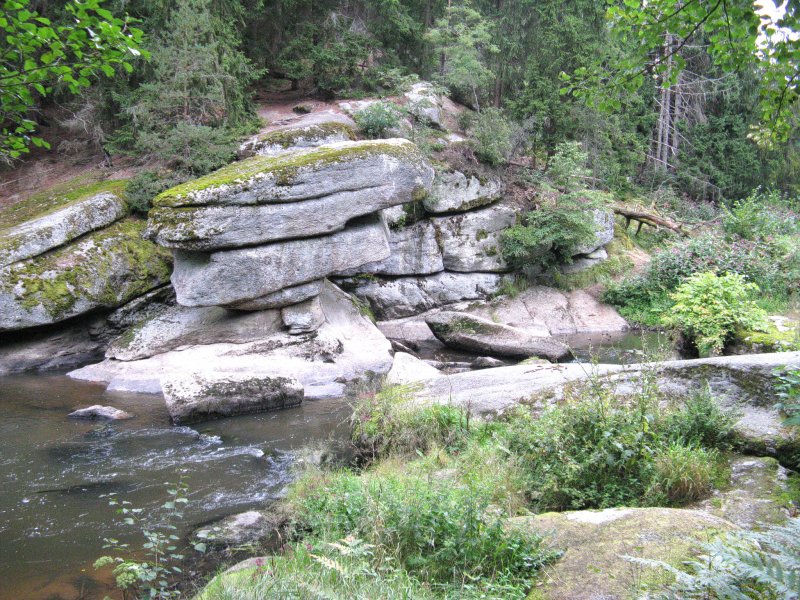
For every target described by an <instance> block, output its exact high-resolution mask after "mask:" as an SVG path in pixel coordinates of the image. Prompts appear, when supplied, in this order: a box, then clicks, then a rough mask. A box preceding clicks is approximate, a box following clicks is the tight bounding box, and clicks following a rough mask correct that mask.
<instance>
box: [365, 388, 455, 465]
mask: <svg viewBox="0 0 800 600" xmlns="http://www.w3.org/2000/svg"><path fill="white" fill-rule="evenodd" d="M412 391H413V389H412V388H410V387H409V386H388V387H384V388H383V389H382V390H381V391H379V392H378V393H376V394H366V395H363V396H361V397H360V398H359V400H358V402H357V403H356V405H355V406H354V407H353V408H354V410H353V417H352V420H353V440H354V441H355V442H356V444H357V445H358V446H359V447H360V448H361V449H362V450H364V451H367V452H368V453H369V454H370V455H371V456H373V457H375V456H389V455H400V456H413V455H415V454H416V453H418V452H427V451H428V450H430V449H432V448H437V447H440V448H445V449H448V450H454V449H457V448H460V447H463V445H464V443H465V441H466V439H467V437H468V436H469V433H470V419H469V412H468V411H466V410H464V409H461V408H456V407H452V406H446V405H433V406H428V407H424V408H415V407H412V406H408V404H407V402H408V398H409V395H410V393H411V392H412Z"/></svg>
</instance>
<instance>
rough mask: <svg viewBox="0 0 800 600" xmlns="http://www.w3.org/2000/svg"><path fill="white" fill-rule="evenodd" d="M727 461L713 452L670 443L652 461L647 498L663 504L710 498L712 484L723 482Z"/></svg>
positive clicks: (713, 486)
mask: <svg viewBox="0 0 800 600" xmlns="http://www.w3.org/2000/svg"><path fill="white" fill-rule="evenodd" d="M726 463H727V461H725V460H724V458H723V457H722V455H721V454H720V453H719V452H718V451H717V450H715V449H713V448H712V449H710V450H707V449H705V448H698V447H694V446H685V445H683V444H681V443H673V444H671V445H670V446H668V447H667V448H666V449H665V450H663V451H662V452H661V453H660V454H658V455H657V456H656V457H655V459H654V471H653V479H652V483H651V484H650V489H649V490H648V491H647V495H648V496H649V497H650V498H651V501H652V499H658V498H663V499H664V501H665V502H666V503H667V504H684V503H686V502H694V501H696V500H702V499H703V498H707V497H708V496H709V495H711V492H712V491H714V488H715V485H714V484H715V483H718V482H727V477H725V478H723V475H726V474H727V472H726V469H725V467H726V466H727V464H726Z"/></svg>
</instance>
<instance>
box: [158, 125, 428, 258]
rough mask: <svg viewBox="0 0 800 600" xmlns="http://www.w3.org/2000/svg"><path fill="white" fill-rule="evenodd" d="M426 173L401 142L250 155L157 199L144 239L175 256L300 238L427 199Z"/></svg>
mask: <svg viewBox="0 0 800 600" xmlns="http://www.w3.org/2000/svg"><path fill="white" fill-rule="evenodd" d="M432 180H433V170H432V168H431V167H430V165H428V163H427V161H425V159H424V157H423V156H422V154H421V153H420V152H419V150H417V147H416V146H415V145H414V144H412V143H411V142H409V141H407V140H373V141H365V142H341V143H338V144H329V145H326V146H321V147H319V148H315V149H313V150H309V151H306V152H294V153H290V154H282V155H279V156H276V157H264V156H255V157H252V158H249V159H246V160H243V161H240V162H238V163H233V164H231V165H228V166H227V167H224V168H222V169H220V170H219V171H216V172H214V173H211V174H209V175H207V176H205V177H201V178H200V179H197V180H194V181H191V182H189V183H186V184H183V185H180V186H178V187H176V188H173V189H171V190H168V191H166V192H164V193H163V194H160V195H159V196H158V197H156V199H155V200H154V201H153V205H154V210H153V211H151V213H150V220H149V225H148V234H149V235H150V236H151V238H152V239H153V240H154V241H156V242H157V243H158V244H160V245H162V246H165V247H169V248H178V249H182V250H218V249H222V248H238V247H242V246H252V245H254V244H263V243H267V242H273V241H277V240H286V239H292V238H305V237H310V236H314V235H320V234H327V233H331V232H334V231H339V230H341V229H342V228H344V226H345V223H347V221H349V220H350V219H353V218H354V217H358V216H362V215H366V214H370V213H374V212H377V211H379V210H381V209H384V208H388V207H390V206H394V205H397V204H403V203H406V202H410V201H412V200H414V199H415V198H419V197H421V196H424V195H425V193H427V190H428V189H429V187H430V185H431V181H432Z"/></svg>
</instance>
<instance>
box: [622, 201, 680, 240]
mask: <svg viewBox="0 0 800 600" xmlns="http://www.w3.org/2000/svg"><path fill="white" fill-rule="evenodd" d="M614 212H615V213H616V214H618V215H622V216H623V217H625V229H627V228H628V227H630V224H631V221H637V222H638V223H639V227H638V228H637V229H636V233H637V234H638V233H639V231H640V230H641V229H642V225H643V224H644V225H649V226H650V227H655V228H656V229H658V228H659V227H663V228H664V229H669V230H670V231H674V232H675V233H678V234H680V235H683V236H688V235H689V232H688V231H686V230H685V229H684V228H683V226H682V225H681V224H680V223H676V222H675V221H671V220H670V219H667V218H666V217H662V216H661V215H657V214H655V213H651V212H647V211H645V210H642V209H640V208H637V209H634V208H628V207H626V206H619V205H616V206H614Z"/></svg>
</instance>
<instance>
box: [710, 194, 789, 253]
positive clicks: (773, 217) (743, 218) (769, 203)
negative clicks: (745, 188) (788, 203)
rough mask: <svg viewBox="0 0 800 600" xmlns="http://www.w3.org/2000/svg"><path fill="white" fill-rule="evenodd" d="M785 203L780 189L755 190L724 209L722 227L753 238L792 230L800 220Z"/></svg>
mask: <svg viewBox="0 0 800 600" xmlns="http://www.w3.org/2000/svg"><path fill="white" fill-rule="evenodd" d="M783 204H784V202H783V201H782V198H781V195H780V193H779V192H777V191H775V190H770V191H762V190H761V189H760V188H759V189H755V190H753V192H752V193H751V194H750V195H749V196H748V197H747V198H745V199H744V200H737V201H736V202H734V203H733V206H732V207H731V208H730V209H728V210H726V211H725V216H724V218H723V221H722V224H723V227H724V229H725V231H726V232H727V233H730V234H734V235H738V236H740V237H743V238H745V239H748V240H753V241H758V240H765V239H767V238H770V237H773V236H776V235H781V234H788V233H793V232H795V231H796V229H797V222H796V221H797V220H796V218H795V217H794V216H793V215H792V214H791V212H790V211H788V210H786V207H785V206H783Z"/></svg>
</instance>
